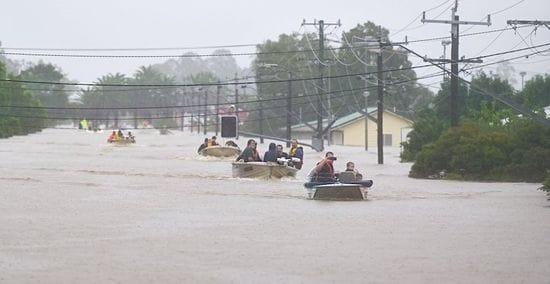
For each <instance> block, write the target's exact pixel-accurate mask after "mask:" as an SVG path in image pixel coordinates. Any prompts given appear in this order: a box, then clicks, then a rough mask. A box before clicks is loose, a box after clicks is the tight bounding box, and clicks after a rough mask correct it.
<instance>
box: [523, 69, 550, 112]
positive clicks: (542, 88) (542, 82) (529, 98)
mask: <svg viewBox="0 0 550 284" xmlns="http://www.w3.org/2000/svg"><path fill="white" fill-rule="evenodd" d="M520 96H521V98H522V99H523V104H524V105H525V106H526V107H528V108H530V109H534V110H537V109H541V108H543V107H547V106H550V74H544V75H537V76H535V77H533V78H531V79H530V80H529V81H527V82H526V83H525V87H524V88H523V90H522V91H521V93H520Z"/></svg>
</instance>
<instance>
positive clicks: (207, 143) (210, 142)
mask: <svg viewBox="0 0 550 284" xmlns="http://www.w3.org/2000/svg"><path fill="white" fill-rule="evenodd" d="M212 146H220V144H219V143H218V141H217V137H216V136H212V138H208V137H207V138H204V142H203V143H202V144H201V145H200V146H199V149H198V150H197V153H199V154H200V153H201V151H202V150H203V149H204V148H207V147H212ZM225 146H227V147H235V148H239V145H237V143H235V142H233V141H231V140H227V142H225Z"/></svg>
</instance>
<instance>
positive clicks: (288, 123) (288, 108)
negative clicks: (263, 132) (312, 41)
mask: <svg viewBox="0 0 550 284" xmlns="http://www.w3.org/2000/svg"><path fill="white" fill-rule="evenodd" d="M291 128H292V72H290V71H289V72H288V93H287V94H286V147H287V148H288V147H290V139H292V132H291Z"/></svg>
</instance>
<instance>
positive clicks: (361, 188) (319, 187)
mask: <svg viewBox="0 0 550 284" xmlns="http://www.w3.org/2000/svg"><path fill="white" fill-rule="evenodd" d="M372 184H373V181H372V180H363V179H357V178H356V175H355V173H353V172H342V173H340V175H339V176H338V179H337V180H334V181H327V182H315V181H309V182H306V183H304V187H305V188H306V189H307V192H308V198H309V199H315V200H365V199H367V193H368V189H369V188H370V187H371V186H372Z"/></svg>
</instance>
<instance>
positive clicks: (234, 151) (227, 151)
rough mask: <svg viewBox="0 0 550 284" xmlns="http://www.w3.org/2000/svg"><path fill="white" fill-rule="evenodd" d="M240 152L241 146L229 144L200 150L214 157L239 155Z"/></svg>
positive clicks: (205, 154)
mask: <svg viewBox="0 0 550 284" xmlns="http://www.w3.org/2000/svg"><path fill="white" fill-rule="evenodd" d="M240 153H241V150H240V149H239V148H235V147H228V146H214V147H206V148H204V149H202V150H201V152H200V154H201V155H203V156H212V157H237V156H238V155H239V154H240Z"/></svg>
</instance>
